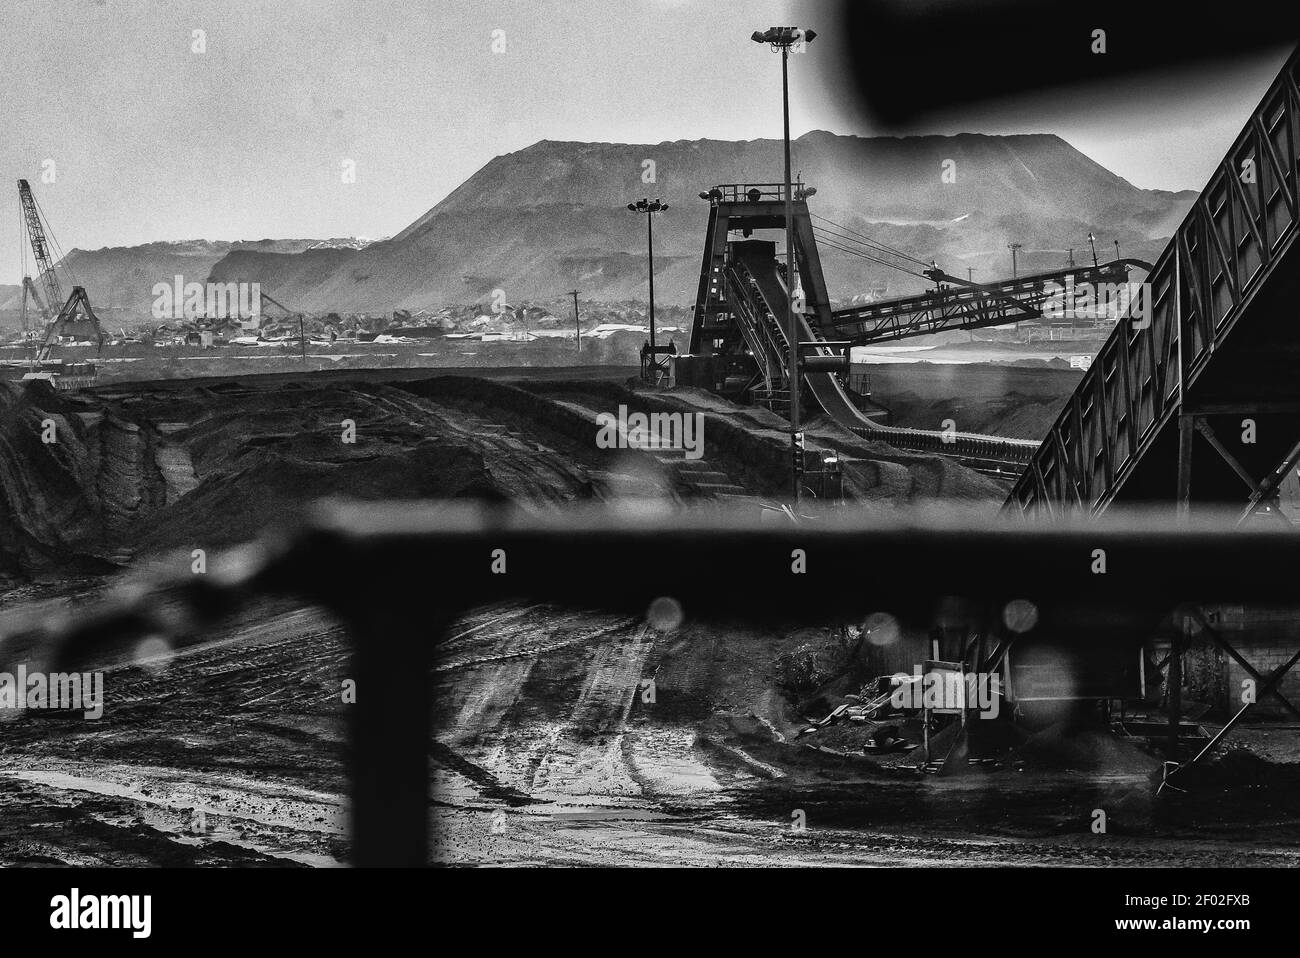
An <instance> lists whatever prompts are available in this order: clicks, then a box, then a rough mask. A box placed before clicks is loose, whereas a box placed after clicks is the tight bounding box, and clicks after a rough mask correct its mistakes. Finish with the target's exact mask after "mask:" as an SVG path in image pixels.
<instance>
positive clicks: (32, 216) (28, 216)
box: [18, 180, 63, 310]
mask: <svg viewBox="0 0 1300 958" xmlns="http://www.w3.org/2000/svg"><path fill="white" fill-rule="evenodd" d="M18 199H19V201H20V202H21V203H22V207H23V218H24V219H25V220H26V221H27V236H28V238H29V239H30V240H31V244H32V253H33V255H35V257H36V268H37V270H39V272H40V277H41V284H42V285H43V286H44V287H45V302H46V305H47V308H48V309H50V310H56V309H59V308H60V307H62V305H63V290H62V289H60V288H59V277H58V276H56V275H55V273H54V263H53V261H52V260H51V259H50V247H49V243H48V242H47V241H46V239H45V227H44V226H42V225H41V214H40V211H39V210H38V209H37V208H36V199H35V197H33V196H32V188H31V186H29V185H28V183H27V181H26V180H19V181H18Z"/></svg>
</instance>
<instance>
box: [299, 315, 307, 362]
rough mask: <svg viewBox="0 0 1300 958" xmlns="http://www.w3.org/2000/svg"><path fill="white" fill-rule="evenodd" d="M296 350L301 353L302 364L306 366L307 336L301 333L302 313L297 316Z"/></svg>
mask: <svg viewBox="0 0 1300 958" xmlns="http://www.w3.org/2000/svg"><path fill="white" fill-rule="evenodd" d="M298 349H299V351H300V352H301V353H302V364H303V365H304V366H306V365H307V335H306V334H305V333H304V332H303V327H302V313H299V314H298Z"/></svg>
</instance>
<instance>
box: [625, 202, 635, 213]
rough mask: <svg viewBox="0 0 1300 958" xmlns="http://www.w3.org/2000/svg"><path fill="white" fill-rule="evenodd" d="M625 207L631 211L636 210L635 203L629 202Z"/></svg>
mask: <svg viewBox="0 0 1300 958" xmlns="http://www.w3.org/2000/svg"><path fill="white" fill-rule="evenodd" d="M627 208H628V209H629V210H631V211H632V212H633V213H635V212H636V204H635V203H629V204H627Z"/></svg>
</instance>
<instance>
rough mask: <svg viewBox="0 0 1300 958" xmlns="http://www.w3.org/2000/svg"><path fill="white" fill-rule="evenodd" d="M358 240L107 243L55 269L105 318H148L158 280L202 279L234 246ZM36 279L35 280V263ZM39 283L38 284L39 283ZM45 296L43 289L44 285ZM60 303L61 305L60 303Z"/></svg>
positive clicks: (11, 298)
mask: <svg viewBox="0 0 1300 958" xmlns="http://www.w3.org/2000/svg"><path fill="white" fill-rule="evenodd" d="M368 242H370V241H369V240H356V239H350V238H349V239H330V240H317V239H263V240H237V241H233V242H232V241H228V240H216V241H213V240H180V241H176V242H157V243H146V244H144V245H142V246H109V247H105V248H103V249H97V250H82V249H74V250H72V251H71V252H70V253H68V255H67V257H66V258H65V259H64V260H63V261H61V262H60V264H59V267H58V268H57V270H56V272H57V273H58V274H59V280H60V282H61V283H62V284H63V287H64V288H63V292H64V295H65V296H66V295H67V294H68V293H69V292H71V287H72V284H73V282H74V279H75V282H76V283H77V284H78V285H81V286H85V287H86V289H87V290H88V291H89V293H90V297H91V302H92V303H93V304H94V307H95V310H96V311H97V312H100V313H102V314H103V315H102V316H101V318H103V319H104V320H105V322H111V321H119V320H120V321H128V322H131V321H140V320H145V319H148V318H149V309H150V306H151V305H152V303H153V301H154V295H153V287H154V284H156V283H168V284H171V283H173V282H174V278H175V277H176V276H182V277H184V279H185V282H200V283H201V282H203V281H205V280H206V279H207V278H208V276H209V274H210V273H211V272H212V269H213V267H214V266H216V264H217V263H219V262H220V261H221V260H222V259H223V258H224V257H225V256H227V255H228V254H229V253H230V252H231V251H232V250H239V249H247V250H254V251H256V252H259V253H269V252H277V253H300V252H303V251H305V250H309V249H321V248H348V247H349V246H351V247H358V246H364V245H366V244H367V243H368ZM28 268H29V269H30V270H32V273H31V275H32V278H33V279H34V280H35V279H36V276H35V270H34V267H31V266H29V267H28ZM37 287H38V288H40V283H39V281H37ZM41 295H42V296H44V290H43V289H41ZM60 305H61V304H60ZM21 308H22V287H21V286H18V285H0V311H4V312H7V313H16V311H17V310H19V309H21Z"/></svg>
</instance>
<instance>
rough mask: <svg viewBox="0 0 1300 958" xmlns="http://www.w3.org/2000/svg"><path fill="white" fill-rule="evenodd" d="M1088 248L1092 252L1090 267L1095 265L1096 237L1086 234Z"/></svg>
mask: <svg viewBox="0 0 1300 958" xmlns="http://www.w3.org/2000/svg"><path fill="white" fill-rule="evenodd" d="M1088 248H1089V249H1091V250H1092V265H1093V266H1096V265H1097V237H1095V236H1093V235H1092V234H1091V233H1089V234H1088Z"/></svg>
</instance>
